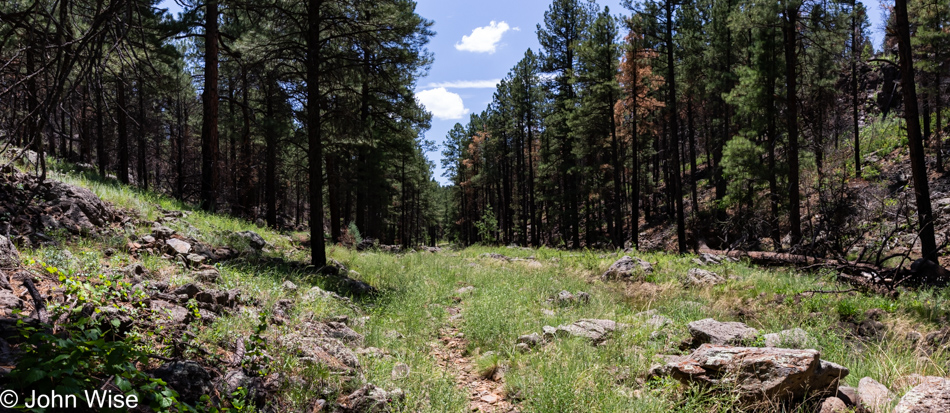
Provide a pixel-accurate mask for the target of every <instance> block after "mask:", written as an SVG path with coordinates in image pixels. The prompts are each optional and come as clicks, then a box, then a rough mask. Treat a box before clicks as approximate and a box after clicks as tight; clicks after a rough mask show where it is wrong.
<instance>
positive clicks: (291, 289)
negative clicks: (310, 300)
mask: <svg viewBox="0 0 950 413" xmlns="http://www.w3.org/2000/svg"><path fill="white" fill-rule="evenodd" d="M281 287H283V289H284V290H286V291H289V292H294V291H297V284H294V283H293V282H292V281H290V280H287V281H284V283H283V284H281Z"/></svg>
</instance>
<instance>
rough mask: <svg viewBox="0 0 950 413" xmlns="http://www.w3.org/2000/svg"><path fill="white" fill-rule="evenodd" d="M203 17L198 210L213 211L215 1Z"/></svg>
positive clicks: (215, 169) (215, 175)
mask: <svg viewBox="0 0 950 413" xmlns="http://www.w3.org/2000/svg"><path fill="white" fill-rule="evenodd" d="M206 8H207V9H206V10H207V11H206V15H205V62H204V63H205V67H204V71H205V83H204V93H202V95H201V97H202V104H203V112H202V113H203V116H202V118H201V208H202V209H204V210H206V211H215V210H216V209H217V195H218V193H217V192H218V151H219V148H218V1H217V0H208V2H207V4H206Z"/></svg>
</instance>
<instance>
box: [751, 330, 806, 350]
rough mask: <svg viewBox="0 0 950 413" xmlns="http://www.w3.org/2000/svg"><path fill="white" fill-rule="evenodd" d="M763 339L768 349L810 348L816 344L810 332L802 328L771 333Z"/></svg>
mask: <svg viewBox="0 0 950 413" xmlns="http://www.w3.org/2000/svg"><path fill="white" fill-rule="evenodd" d="M762 338H764V339H765V346H766V347H784V348H808V347H812V343H813V342H814V340H813V339H812V338H811V336H810V335H808V332H806V331H805V330H802V329H800V328H793V329H791V330H783V331H780V332H778V333H769V334H766V335H764V336H762Z"/></svg>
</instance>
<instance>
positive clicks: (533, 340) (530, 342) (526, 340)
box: [518, 333, 541, 347]
mask: <svg viewBox="0 0 950 413" xmlns="http://www.w3.org/2000/svg"><path fill="white" fill-rule="evenodd" d="M518 344H524V345H527V346H528V347H537V346H538V345H539V344H541V336H540V335H538V333H531V334H525V335H523V336H521V337H518Z"/></svg>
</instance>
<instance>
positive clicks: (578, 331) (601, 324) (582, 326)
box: [554, 318, 623, 343]
mask: <svg viewBox="0 0 950 413" xmlns="http://www.w3.org/2000/svg"><path fill="white" fill-rule="evenodd" d="M619 327H623V325H622V324H617V322H615V321H613V320H598V319H590V318H585V319H581V320H578V321H576V322H574V323H572V324H567V325H563V324H562V325H559V326H557V329H555V331H554V336H555V337H567V336H574V337H584V338H587V339H590V340H591V341H593V342H595V343H598V342H601V341H603V340H605V339H606V338H607V337H608V335H609V334H610V333H612V332H613V331H615V330H617V329H618V328H619Z"/></svg>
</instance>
